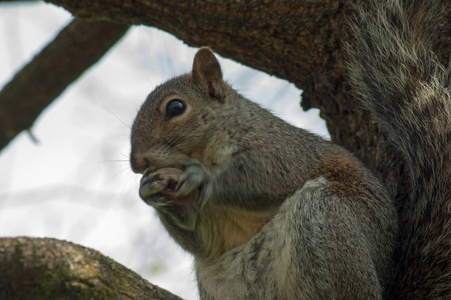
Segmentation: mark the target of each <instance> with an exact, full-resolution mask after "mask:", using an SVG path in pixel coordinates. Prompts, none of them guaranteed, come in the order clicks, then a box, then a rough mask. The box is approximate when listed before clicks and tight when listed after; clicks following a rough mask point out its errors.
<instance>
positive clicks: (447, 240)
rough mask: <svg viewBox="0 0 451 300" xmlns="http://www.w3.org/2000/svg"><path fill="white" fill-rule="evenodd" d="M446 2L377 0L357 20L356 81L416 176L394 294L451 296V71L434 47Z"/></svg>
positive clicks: (359, 10) (352, 61)
mask: <svg viewBox="0 0 451 300" xmlns="http://www.w3.org/2000/svg"><path fill="white" fill-rule="evenodd" d="M445 5H450V3H449V1H447V0H424V1H421V0H410V1H398V0H387V1H378V0H371V1H367V3H366V4H362V5H361V6H359V7H356V16H355V19H354V20H353V21H352V24H351V26H352V30H351V32H352V33H353V37H352V38H353V42H351V43H350V44H349V46H348V53H349V64H348V69H349V72H350V77H351V83H352V86H353V87H354V89H355V91H356V93H357V95H358V97H359V98H361V99H362V102H363V104H364V105H365V107H366V108H367V109H368V110H370V112H371V113H372V114H373V115H374V116H375V118H376V120H377V122H378V123H379V124H380V126H381V128H382V129H383V130H384V131H385V132H386V133H387V135H388V137H389V138H390V139H391V140H392V141H393V143H394V145H395V146H396V148H398V149H399V150H400V151H401V152H402V153H403V155H404V157H405V159H406V161H407V165H408V168H409V172H410V178H411V185H412V189H411V191H410V198H411V203H410V204H409V205H408V220H407V221H408V228H407V231H406V232H405V233H404V236H405V237H404V239H403V240H402V241H401V242H402V248H401V252H400V261H399V267H398V271H397V274H396V278H395V280H394V284H393V289H392V291H391V296H392V297H393V298H394V299H451V96H450V94H451V91H450V84H451V71H450V67H449V66H448V67H445V66H443V65H441V64H440V63H439V62H438V59H437V57H436V56H435V55H434V53H433V52H432V47H431V44H432V42H433V41H434V39H435V38H436V37H435V34H436V32H437V27H438V25H439V24H440V23H441V22H442V21H443V11H441V8H443V7H445Z"/></svg>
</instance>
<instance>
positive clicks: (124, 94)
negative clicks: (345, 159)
mask: <svg viewBox="0 0 451 300" xmlns="http://www.w3.org/2000/svg"><path fill="white" fill-rule="evenodd" d="M71 19H72V17H71V15H70V14H69V13H68V12H66V11H65V10H63V9H61V8H58V7H55V6H53V5H49V4H45V3H41V2H36V3H19V4H17V3H13V4H10V3H0V89H1V87H2V86H3V85H5V84H6V83H7V82H8V81H9V80H10V79H11V77H12V76H13V75H14V74H15V72H16V71H17V70H19V69H20V68H21V67H22V66H23V65H24V64H26V63H27V62H29V61H30V60H31V59H32V58H33V56H34V54H35V53H37V52H38V51H40V49H41V48H42V47H44V46H45V45H46V44H47V43H48V42H49V41H51V40H52V39H53V37H54V36H56V35H57V34H58V32H59V31H60V30H61V29H62V28H64V26H66V25H67V24H68V23H69V22H70V21H71ZM196 50H197V49H195V48H190V47H188V46H186V45H185V44H183V43H182V42H181V41H179V40H177V39H176V38H174V37H173V36H171V35H169V34H167V33H164V32H162V31H159V30H156V29H153V28H148V27H144V26H139V27H133V28H132V29H130V30H129V32H128V33H127V34H126V36H125V37H124V38H123V39H122V40H121V41H120V42H119V43H118V44H116V46H115V47H114V48H112V49H111V50H110V51H109V52H108V53H107V55H106V56H104V57H103V59H102V60H101V61H100V62H98V63H97V64H96V65H95V66H94V67H93V68H91V69H90V70H88V71H87V72H85V74H84V75H83V76H82V77H81V78H79V80H78V81H76V82H75V83H74V84H72V85H71V86H70V87H69V88H68V89H67V90H66V91H65V92H64V93H63V94H62V95H61V96H60V97H59V98H58V99H57V100H56V101H55V102H54V103H53V104H52V105H51V106H50V107H48V108H47V109H46V110H45V111H44V113H43V114H41V116H40V117H39V119H38V120H37V122H36V123H35V125H34V126H33V128H32V130H31V131H32V134H33V136H34V137H35V138H36V139H37V141H38V143H35V142H33V140H32V139H31V138H30V136H29V134H27V133H26V132H23V133H22V134H21V135H20V136H18V137H17V138H16V139H15V140H14V141H13V142H12V143H11V144H10V145H9V146H8V147H7V148H6V149H5V150H3V152H1V153H0V236H1V237H13V236H32V237H54V238H58V239H63V240H68V241H72V242H74V243H77V244H81V245H84V246H87V247H91V248H94V249H96V250H99V251H100V252H102V253H103V254H105V255H107V256H109V257H111V258H113V259H114V260H116V261H118V262H119V263H121V264H123V265H125V266H126V267H128V268H130V269H132V270H134V271H136V272H138V273H139V274H141V275H142V276H143V277H144V278H146V279H147V280H149V281H150V282H152V283H153V284H156V285H159V286H161V287H163V288H165V289H167V290H169V291H171V292H173V293H175V294H178V295H180V296H182V297H183V298H185V299H196V298H197V292H196V284H195V279H194V276H193V272H192V268H191V267H192V259H191V256H190V255H189V254H187V253H185V252H184V251H183V250H181V248H180V247H179V246H178V245H177V244H175V243H174V242H172V240H171V239H170V237H169V236H168V235H167V234H166V232H165V230H164V228H163V227H162V225H161V224H160V223H159V220H158V218H156V217H155V214H154V211H153V209H152V208H151V207H149V206H147V205H145V204H144V202H143V201H141V200H140V198H139V197H138V187H139V179H140V176H139V175H136V174H133V173H132V171H131V169H130V166H129V163H128V157H129V151H130V146H129V136H130V127H131V125H132V123H133V118H134V116H135V115H136V113H137V111H138V110H139V107H140V105H141V104H142V102H143V101H144V100H145V98H146V96H147V94H148V93H149V92H150V91H151V90H152V89H153V88H154V87H155V86H156V85H158V84H160V83H162V82H163V81H165V80H166V79H168V78H171V77H173V76H176V75H179V74H182V73H185V72H188V71H190V68H191V63H192V59H193V57H194V54H195V52H196ZM220 63H221V65H222V68H223V72H224V77H225V78H226V80H227V81H228V82H229V83H231V84H232V85H233V86H234V87H235V88H236V89H237V90H238V91H240V92H241V93H242V94H243V95H244V96H246V97H247V98H249V99H251V100H253V101H255V102H258V103H260V104H261V105H262V106H263V107H265V108H268V109H269V110H271V111H272V112H273V113H274V114H276V115H278V116H279V117H281V118H283V119H285V120H286V121H288V122H290V123H292V124H294V125H296V126H299V127H302V128H305V129H307V130H309V131H311V132H314V133H316V134H318V135H320V136H323V137H325V138H328V133H327V130H326V127H325V124H324V122H323V121H322V120H321V119H320V118H319V117H318V111H317V110H313V109H312V110H310V111H309V112H303V111H302V109H301V108H300V106H299V101H300V94H301V91H300V90H298V89H296V88H295V87H294V86H293V85H292V84H289V83H287V82H285V81H282V80H279V79H277V78H275V77H270V76H269V75H267V74H265V73H262V72H259V71H255V70H253V69H250V68H248V67H245V66H242V65H240V64H237V63H235V62H233V61H230V60H227V59H221V58H220Z"/></svg>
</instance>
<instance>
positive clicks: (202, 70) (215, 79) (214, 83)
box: [191, 47, 223, 100]
mask: <svg viewBox="0 0 451 300" xmlns="http://www.w3.org/2000/svg"><path fill="white" fill-rule="evenodd" d="M191 75H192V78H193V80H194V82H195V83H197V84H201V85H203V86H204V87H205V88H207V89H208V94H209V95H210V97H212V98H217V99H220V100H221V99H222V98H223V91H222V83H223V82H222V71H221V66H220V65H219V62H218V60H217V59H216V57H215V55H214V54H213V52H212V51H211V50H210V49H209V48H207V47H202V48H200V49H199V51H197V53H196V56H194V62H193V70H192V72H191Z"/></svg>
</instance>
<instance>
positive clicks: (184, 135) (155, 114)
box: [130, 0, 451, 299]
mask: <svg viewBox="0 0 451 300" xmlns="http://www.w3.org/2000/svg"><path fill="white" fill-rule="evenodd" d="M407 2H409V1H407V0H406V1H400V0H399V1H398V0H388V1H387V3H388V4H387V5H385V4H383V3H382V1H378V0H370V1H369V3H361V4H360V5H361V6H357V8H356V9H355V11H354V12H355V17H354V18H353V19H352V21H351V25H350V28H351V31H352V33H351V38H353V39H354V43H351V42H350V43H349V45H348V46H347V53H348V54H347V55H348V65H347V66H348V71H349V74H350V83H351V85H352V88H353V89H354V91H355V92H356V94H357V95H358V96H359V98H361V101H362V103H363V104H364V105H365V107H366V108H367V109H368V110H369V111H370V112H371V113H373V114H374V116H375V119H376V120H377V121H378V122H379V124H380V126H381V128H382V129H383V130H384V131H385V132H386V133H387V135H388V137H389V138H391V140H392V141H393V143H394V145H396V146H397V148H398V149H399V150H400V151H402V153H403V155H404V157H405V159H406V161H407V166H408V168H409V171H410V178H411V185H412V191H411V198H412V204H411V209H412V213H411V215H410V216H409V218H410V220H409V226H410V227H409V229H408V230H407V232H406V233H404V232H403V235H402V236H401V237H400V234H399V229H398V215H397V211H396V208H395V203H394V200H393V199H390V197H389V195H388V193H387V191H386V189H385V188H384V186H383V185H382V183H381V182H380V181H379V180H378V179H377V178H376V176H375V175H373V173H372V172H371V171H370V170H368V169H367V168H366V167H365V166H364V165H363V164H362V163H361V162H360V161H359V160H358V159H357V158H355V157H354V156H353V155H352V154H351V153H349V152H348V151H347V150H345V149H343V148H341V147H340V146H338V145H335V144H333V143H331V142H329V141H326V140H323V139H321V138H320V137H318V136H315V135H314V134H311V133H309V132H307V131H305V130H303V129H300V128H297V127H294V126H292V125H290V124H288V123H286V122H284V121H283V120H281V119H279V118H278V117H276V116H274V115H273V114H271V113H270V112H269V111H268V110H266V109H264V108H262V107H260V106H258V105H257V104H255V103H253V102H251V101H249V100H247V99H246V98H244V97H243V96H241V95H240V94H239V93H238V92H236V91H235V90H234V89H233V88H232V87H231V86H230V85H229V84H228V83H226V82H225V81H224V79H223V75H222V69H221V67H220V65H219V62H218V61H217V59H216V57H215V55H214V54H213V52H212V51H211V50H210V49H209V48H206V47H202V48H200V49H199V50H198V52H197V53H196V55H195V57H194V61H193V67H192V70H191V72H190V73H188V74H184V75H181V76H178V77H175V78H172V79H170V80H168V81H167V82H165V83H163V84H162V85H160V86H158V87H157V88H156V89H155V90H154V91H153V92H151V93H150V95H149V96H148V98H147V99H146V101H145V102H144V104H143V105H142V107H141V109H140V110H139V112H138V114H137V116H136V118H135V121H134V123H133V126H132V132H131V146H132V149H131V154H130V162H131V166H132V169H133V171H134V172H136V173H140V174H143V176H142V179H141V183H140V190H139V194H140V197H141V198H142V199H143V200H144V201H145V202H146V203H147V204H149V205H151V206H153V207H154V208H155V209H156V211H157V214H158V216H159V218H160V220H161V222H162V223H163V225H164V226H165V228H166V229H167V231H168V233H169V234H170V235H171V237H172V238H173V239H174V240H175V241H176V242H177V243H179V244H180V245H181V247H182V248H184V249H185V250H186V251H188V252H190V253H191V254H192V255H193V256H194V261H195V262H194V268H195V272H196V277H197V282H198V288H199V295H200V298H201V299H381V298H387V297H392V298H395V299H407V298H416V299H418V298H423V296H424V298H426V297H432V298H439V297H440V296H444V295H448V294H446V293H449V291H450V289H449V288H450V285H451V280H450V279H449V277H450V276H451V275H450V274H451V272H449V263H450V259H449V256H450V253H451V251H449V249H451V248H450V247H447V248H446V247H445V246H447V245H448V246H449V243H450V240H451V239H450V238H449V233H450V230H449V227H450V226H451V225H450V224H451V222H449V218H447V216H449V213H450V208H449V204H450V203H449V202H450V200H449V197H450V187H451V185H450V182H449V181H450V180H451V174H450V173H451V168H450V163H449V161H451V160H450V158H451V157H450V156H451V155H450V152H451V150H450V149H451V148H450V145H451V133H450V132H451V126H450V122H451V118H450V116H451V114H450V112H451V109H450V103H451V101H450V96H449V95H450V93H449V78H450V77H449V69H446V70H445V69H444V68H442V67H441V66H440V65H439V63H438V62H437V59H436V58H435V56H434V55H433V54H432V53H431V51H430V47H429V44H427V43H426V38H427V35H426V33H428V32H432V31H433V29H434V28H432V27H428V28H418V26H419V25H420V24H422V25H428V26H429V25H430V24H429V23H428V22H430V23H431V24H437V23H436V22H437V21H434V20H433V15H430V16H429V15H427V14H425V13H424V14H421V15H415V12H428V13H429V10H427V9H431V7H433V6H434V5H433V4H430V3H426V4H424V5H423V4H421V3H418V4H421V5H419V6H418V7H414V5H412V6H409V5H408V3H407ZM411 2H412V3H417V2H419V1H416V0H412V1H411ZM431 11H432V10H431ZM410 22H412V23H410ZM416 30H420V31H418V33H417V31H416ZM428 30H430V31H428ZM398 49H402V50H403V52H402V53H399V54H398V53H397V51H399V50H398ZM400 52H401V51H400ZM394 62H395V63H396V64H394ZM440 226H442V228H443V230H446V231H445V232H442V233H440V232H439V230H440ZM426 235H428V236H426ZM429 235H430V236H429ZM400 243H401V245H400ZM397 251H399V253H397ZM398 256H399V257H398ZM395 260H396V261H395ZM428 264H431V265H428ZM440 264H442V265H440ZM440 268H442V269H440ZM445 298H446V297H445Z"/></svg>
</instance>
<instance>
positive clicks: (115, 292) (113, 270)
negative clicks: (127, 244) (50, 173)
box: [0, 237, 180, 300]
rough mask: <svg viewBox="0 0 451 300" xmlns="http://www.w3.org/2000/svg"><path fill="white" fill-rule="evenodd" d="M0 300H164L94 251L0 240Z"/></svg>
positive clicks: (161, 292) (52, 242) (49, 242)
mask: <svg viewBox="0 0 451 300" xmlns="http://www.w3.org/2000/svg"><path fill="white" fill-rule="evenodd" d="M0 299H3V300H7V299H35V300H39V299H42V300H45V299H105V300H107V299H108V300H109V299H142V300H144V299H146V300H147V299H155V300H160V299H161V300H162V299H169V300H171V299H172V300H178V299H180V298H179V297H177V296H175V295H173V294H171V293H169V292H167V291H165V290H163V289H161V288H159V287H157V286H154V285H152V284H150V283H148V282H147V281H145V280H144V279H142V278H141V277H140V276H139V275H137V274H135V273H133V272H132V271H130V270H128V269H127V268H125V267H123V266H121V265H120V264H118V263H116V262H115V261H113V260H112V259H110V258H108V257H105V256H103V255H102V254H100V253H99V252H98V251H95V250H92V249H89V248H85V247H82V246H79V245H75V244H72V243H69V242H64V241H58V240H55V239H37V238H24V237H20V238H15V239H8V238H0Z"/></svg>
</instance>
